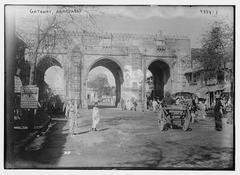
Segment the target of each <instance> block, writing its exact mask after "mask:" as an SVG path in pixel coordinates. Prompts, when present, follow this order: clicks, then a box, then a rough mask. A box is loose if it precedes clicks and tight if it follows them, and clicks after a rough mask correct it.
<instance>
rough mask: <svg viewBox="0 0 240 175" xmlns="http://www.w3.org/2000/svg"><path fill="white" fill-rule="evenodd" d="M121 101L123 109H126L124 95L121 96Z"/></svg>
mask: <svg viewBox="0 0 240 175" xmlns="http://www.w3.org/2000/svg"><path fill="white" fill-rule="evenodd" d="M120 103H121V108H122V111H124V110H125V101H124V99H123V97H122V98H121V100H120Z"/></svg>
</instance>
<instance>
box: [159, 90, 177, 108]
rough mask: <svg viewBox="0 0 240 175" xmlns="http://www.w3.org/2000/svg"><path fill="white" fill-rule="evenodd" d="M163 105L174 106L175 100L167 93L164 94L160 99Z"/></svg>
mask: <svg viewBox="0 0 240 175" xmlns="http://www.w3.org/2000/svg"><path fill="white" fill-rule="evenodd" d="M162 102H163V105H164V106H166V105H173V104H175V100H174V99H173V98H172V96H171V94H170V93H169V92H166V94H165V97H164V98H163V99H162Z"/></svg>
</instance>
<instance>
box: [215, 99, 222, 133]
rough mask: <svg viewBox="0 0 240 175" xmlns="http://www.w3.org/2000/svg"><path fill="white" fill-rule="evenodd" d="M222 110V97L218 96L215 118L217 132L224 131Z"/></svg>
mask: <svg viewBox="0 0 240 175" xmlns="http://www.w3.org/2000/svg"><path fill="white" fill-rule="evenodd" d="M222 108H223V105H222V103H221V99H220V96H219V95H218V96H216V104H215V107H214V117H215V129H216V130H217V131H222Z"/></svg>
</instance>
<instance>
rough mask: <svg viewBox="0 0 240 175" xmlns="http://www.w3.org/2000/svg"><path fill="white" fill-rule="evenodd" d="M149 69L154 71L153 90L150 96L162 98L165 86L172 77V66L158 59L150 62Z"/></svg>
mask: <svg viewBox="0 0 240 175" xmlns="http://www.w3.org/2000/svg"><path fill="white" fill-rule="evenodd" d="M148 70H149V71H150V72H151V73H152V80H153V90H152V93H151V96H150V98H151V99H153V98H159V99H160V100H161V99H162V98H163V97H164V89H165V88H164V87H165V85H166V84H167V83H168V80H169V78H170V67H169V65H168V64H167V63H166V62H164V61H162V60H159V59H158V60H154V61H153V62H151V63H150V64H149V66H148Z"/></svg>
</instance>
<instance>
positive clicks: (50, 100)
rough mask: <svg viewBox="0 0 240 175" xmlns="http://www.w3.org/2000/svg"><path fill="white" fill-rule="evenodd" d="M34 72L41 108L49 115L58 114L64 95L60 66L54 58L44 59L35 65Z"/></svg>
mask: <svg viewBox="0 0 240 175" xmlns="http://www.w3.org/2000/svg"><path fill="white" fill-rule="evenodd" d="M36 71H37V72H36V75H37V76H36V84H37V86H38V87H39V102H40V104H41V106H42V107H43V108H44V109H45V110H48V112H50V113H51V112H53V113H60V112H61V111H62V110H61V109H62V104H63V101H64V99H65V95H66V94H65V93H66V90H65V87H66V85H65V79H64V71H63V69H62V66H61V64H60V63H59V62H58V61H57V60H56V59H54V58H51V57H45V58H43V59H42V60H41V61H40V62H39V63H38V64H37V69H36Z"/></svg>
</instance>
